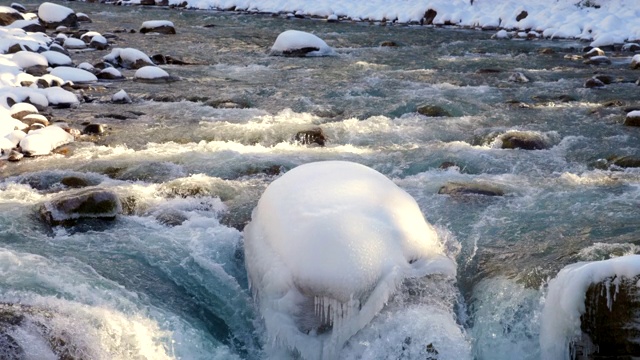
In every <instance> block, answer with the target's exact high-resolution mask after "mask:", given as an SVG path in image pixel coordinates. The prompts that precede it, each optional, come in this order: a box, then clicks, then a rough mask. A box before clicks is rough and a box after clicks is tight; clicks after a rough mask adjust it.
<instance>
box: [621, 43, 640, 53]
mask: <svg viewBox="0 0 640 360" xmlns="http://www.w3.org/2000/svg"><path fill="white" fill-rule="evenodd" d="M622 51H629V52H638V51H640V44H636V43H627V44H624V45H623V46H622Z"/></svg>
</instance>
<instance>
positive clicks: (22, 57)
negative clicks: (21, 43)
mask: <svg viewBox="0 0 640 360" xmlns="http://www.w3.org/2000/svg"><path fill="white" fill-rule="evenodd" d="M11 60H12V61H13V62H14V63H16V65H18V66H19V67H20V68H22V69H27V68H30V67H33V66H44V67H47V66H49V62H48V61H47V58H46V57H44V56H43V55H42V54H38V53H34V52H30V51H18V52H17V53H15V54H13V56H12V57H11Z"/></svg>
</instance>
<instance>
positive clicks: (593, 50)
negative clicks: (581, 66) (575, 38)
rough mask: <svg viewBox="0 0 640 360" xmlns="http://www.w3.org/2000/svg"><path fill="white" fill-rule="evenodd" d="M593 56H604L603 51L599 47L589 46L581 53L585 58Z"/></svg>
mask: <svg viewBox="0 0 640 360" xmlns="http://www.w3.org/2000/svg"><path fill="white" fill-rule="evenodd" d="M594 56H604V51H603V50H602V49H600V48H597V47H594V48H590V49H589V50H588V51H586V52H585V54H584V55H582V57H584V58H585V59H590V58H592V57H594Z"/></svg>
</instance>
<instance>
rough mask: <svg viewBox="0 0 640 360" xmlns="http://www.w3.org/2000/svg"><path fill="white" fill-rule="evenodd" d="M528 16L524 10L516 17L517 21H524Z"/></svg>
mask: <svg viewBox="0 0 640 360" xmlns="http://www.w3.org/2000/svg"><path fill="white" fill-rule="evenodd" d="M527 16H529V13H528V12H526V11H525V10H522V11H521V12H520V14H518V16H516V21H520V20H522V19H526V18H527Z"/></svg>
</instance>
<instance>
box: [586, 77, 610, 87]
mask: <svg viewBox="0 0 640 360" xmlns="http://www.w3.org/2000/svg"><path fill="white" fill-rule="evenodd" d="M604 86H605V84H604V83H603V82H602V81H601V80H599V79H596V78H590V79H588V80H587V81H585V82H584V87H586V88H587V89H594V88H595V89H598V88H603V87H604Z"/></svg>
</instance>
